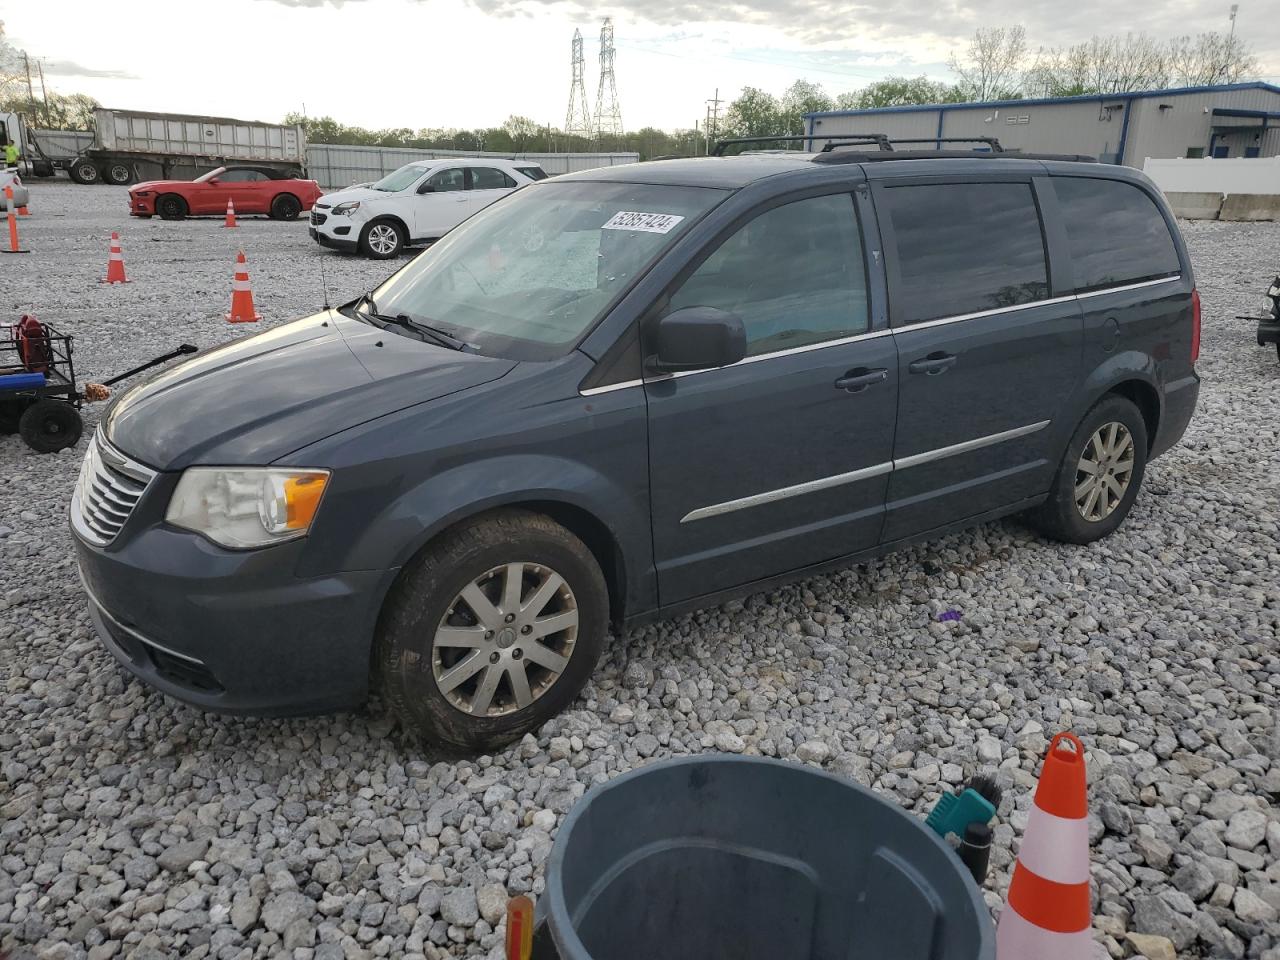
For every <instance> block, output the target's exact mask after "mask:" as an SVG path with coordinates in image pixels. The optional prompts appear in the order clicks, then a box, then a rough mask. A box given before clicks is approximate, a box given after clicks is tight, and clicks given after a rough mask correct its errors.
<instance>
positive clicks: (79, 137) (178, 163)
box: [0, 107, 307, 185]
mask: <svg viewBox="0 0 1280 960" xmlns="http://www.w3.org/2000/svg"><path fill="white" fill-rule="evenodd" d="M11 142H12V143H16V144H17V145H18V148H19V151H20V152H21V154H22V157H23V161H22V167H23V172H24V173H25V174H26V175H27V176H30V177H51V176H55V175H56V171H57V170H59V169H63V170H66V171H67V173H68V174H69V175H70V177H71V179H72V180H75V181H76V182H77V183H111V184H117V185H123V184H128V183H134V182H136V181H139V180H182V179H194V178H195V177H198V176H200V175H201V174H202V173H207V172H208V171H209V170H212V169H214V168H215V167H220V166H224V165H226V164H228V163H253V164H254V165H256V166H263V167H269V168H271V169H274V170H280V171H282V172H285V173H293V174H302V173H305V172H306V150H307V140H306V133H305V131H304V130H303V128H302V126H301V125H299V124H274V123H258V122H254V121H249V120H232V119H230V118H227V117H202V116H195V115H187V114H176V113H148V112H143V111H139V110H109V109H105V108H101V107H100V108H98V109H97V110H95V111H94V124H93V130H92V132H89V131H71V130H37V129H34V128H33V127H31V126H30V125H29V124H28V123H27V122H26V121H25V120H24V118H23V117H22V116H21V115H20V114H16V113H0V148H3V146H4V144H6V143H11Z"/></svg>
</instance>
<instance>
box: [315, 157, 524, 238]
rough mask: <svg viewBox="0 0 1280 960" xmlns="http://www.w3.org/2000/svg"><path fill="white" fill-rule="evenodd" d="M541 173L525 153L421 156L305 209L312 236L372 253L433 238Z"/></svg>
mask: <svg viewBox="0 0 1280 960" xmlns="http://www.w3.org/2000/svg"><path fill="white" fill-rule="evenodd" d="M546 176H547V174H546V172H545V171H543V169H542V168H541V167H540V166H538V165H537V164H536V163H532V162H530V161H527V160H497V159H479V158H470V157H450V158H448V159H444V160H419V161H417V162H415V163H409V164H406V165H405V166H403V167H401V168H400V169H399V170H397V171H395V173H390V174H387V176H385V177H383V178H382V179H381V180H379V181H377V182H376V183H371V184H369V185H367V186H361V187H348V188H347V189H346V190H339V191H338V192H337V193H330V194H326V195H325V197H324V198H323V199H322V200H320V201H318V202H317V203H316V204H315V206H314V207H312V209H311V237H312V239H314V240H315V241H316V242H317V243H319V244H321V245H322V246H326V247H334V248H336V249H338V250H347V251H354V250H359V251H360V252H361V253H363V254H365V256H369V257H373V258H374V259H376V260H387V259H390V258H391V257H394V256H396V255H397V254H398V253H399V252H400V251H401V250H403V249H404V248H405V247H406V246H408V245H409V244H413V243H428V242H430V241H433V240H438V239H440V238H441V237H442V236H444V235H445V234H446V233H448V232H449V231H450V230H452V229H453V228H454V227H456V226H457V225H458V224H460V223H461V222H462V221H463V220H465V219H467V217H469V216H471V214H473V213H475V212H476V211H477V210H482V209H484V208H485V207H487V206H488V205H489V204H491V203H493V201H495V200H497V199H498V198H499V197H504V196H506V195H507V194H508V193H510V192H511V191H512V190H515V189H516V188H518V187H522V186H524V185H525V184H527V183H533V182H534V181H535V180H544V179H546Z"/></svg>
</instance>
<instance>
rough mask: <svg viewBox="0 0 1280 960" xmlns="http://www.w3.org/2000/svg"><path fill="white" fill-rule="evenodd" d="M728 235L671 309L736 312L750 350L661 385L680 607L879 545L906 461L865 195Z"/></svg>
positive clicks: (786, 213) (674, 588)
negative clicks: (863, 210)
mask: <svg viewBox="0 0 1280 960" xmlns="http://www.w3.org/2000/svg"><path fill="white" fill-rule="evenodd" d="M717 243H718V245H716V246H714V249H713V250H712V251H710V254H709V256H707V257H706V258H705V259H704V260H703V261H702V262H701V264H700V265H698V266H697V267H696V268H695V269H694V270H693V271H692V273H689V274H687V275H686V277H685V278H684V279H683V280H682V281H681V282H680V284H679V286H678V287H677V289H676V290H675V292H674V293H673V294H672V296H671V298H670V302H669V304H668V305H667V307H666V309H667V310H676V309H680V308H682V307H690V306H711V307H717V308H719V309H722V310H727V311H729V312H731V313H735V314H736V315H738V316H739V317H740V318H741V319H742V321H743V324H744V326H745V327H746V330H747V339H748V346H747V357H746V359H744V360H742V361H741V362H739V363H736V364H733V365H732V366H728V367H722V368H719V369H714V370H705V371H699V372H696V373H690V374H684V375H676V376H667V377H661V378H653V379H650V380H649V381H648V382H647V383H646V384H645V390H646V393H647V395H648V403H649V464H650V467H649V473H650V478H649V482H650V487H651V491H652V493H651V503H652V507H651V509H652V522H653V541H654V554H655V559H656V563H657V570H658V588H659V591H660V596H661V602H662V603H663V604H664V605H670V604H673V603H678V602H680V601H682V600H688V599H691V598H694V597H699V596H703V595H706V594H709V593H714V592H716V591H718V590H722V589H726V588H730V587H734V586H737V585H739V584H745V583H749V582H752V581H756V580H760V579H764V578H767V577H769V576H772V575H774V574H780V573H785V572H788V571H791V570H795V569H798V568H801V567H804V566H807V565H809V564H815V563H819V562H821V561H824V560H830V559H834V558H836V557H840V556H843V555H846V554H849V553H853V552H856V551H859V550H863V549H866V548H870V547H873V546H875V544H876V543H877V542H878V540H879V537H880V527H881V523H882V519H883V510H884V497H885V486H886V482H887V480H888V474H889V471H890V469H891V462H890V461H891V457H892V444H893V429H894V411H895V408H896V404H897V379H898V377H897V359H896V355H895V352H894V346H893V338H892V337H891V336H889V335H888V331H887V330H886V329H884V328H883V324H882V323H881V324H872V323H871V322H870V318H871V317H872V315H873V314H872V311H871V309H870V303H871V300H872V298H871V297H870V295H869V284H868V280H867V277H868V269H867V263H866V257H865V256H864V252H863V244H862V241H861V237H860V231H859V224H858V217H857V215H856V213H855V205H854V201H853V197H852V193H851V192H843V193H831V194H826V195H822V196H811V197H808V198H805V199H796V200H793V201H791V202H787V203H783V204H780V205H775V206H773V208H772V209H769V210H767V211H765V212H762V213H759V214H758V215H756V216H755V217H754V218H753V219H751V220H749V221H747V222H746V223H745V224H742V225H740V226H739V227H738V228H736V229H735V230H733V231H731V232H730V233H729V234H728V235H727V236H726V237H724V238H722V239H721V240H720V241H717ZM645 329H646V330H647V329H648V328H647V327H646V328H645ZM649 352H652V351H649Z"/></svg>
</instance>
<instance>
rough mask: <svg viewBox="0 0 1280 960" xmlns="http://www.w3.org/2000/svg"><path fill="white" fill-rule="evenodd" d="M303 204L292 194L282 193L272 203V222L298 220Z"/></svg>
mask: <svg viewBox="0 0 1280 960" xmlns="http://www.w3.org/2000/svg"><path fill="white" fill-rule="evenodd" d="M301 212H302V204H301V203H300V202H299V200H298V198H297V197H295V196H294V195H293V194H292V193H282V194H280V196H278V197H276V198H275V199H274V200H272V201H271V219H272V220H297V219H298V214H300V213H301Z"/></svg>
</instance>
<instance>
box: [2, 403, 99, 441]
mask: <svg viewBox="0 0 1280 960" xmlns="http://www.w3.org/2000/svg"><path fill="white" fill-rule="evenodd" d="M83 430H84V422H83V421H82V420H81V419H80V411H79V410H77V409H76V408H75V407H73V406H72V405H71V404H69V403H64V402H63V401H61V400H51V399H49V398H47V397H46V398H45V399H43V400H37V401H36V402H35V403H33V404H31V406H29V407H27V409H26V410H24V411H23V413H22V417H21V419H20V420H19V421H18V432H19V433H21V434H22V439H23V440H25V441H26V444H27V446H28V447H30V448H31V449H32V450H34V451H36V453H54V452H55V451H58V450H65V449H66V448H67V447H73V446H75V445H76V443H78V442H79V440H80V434H81V432H82V431H83Z"/></svg>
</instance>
